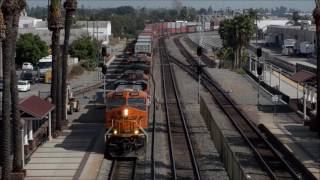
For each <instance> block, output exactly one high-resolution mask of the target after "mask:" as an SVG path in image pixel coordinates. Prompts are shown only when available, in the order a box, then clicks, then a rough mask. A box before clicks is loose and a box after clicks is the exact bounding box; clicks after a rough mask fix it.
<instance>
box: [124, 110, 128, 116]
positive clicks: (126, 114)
mask: <svg viewBox="0 0 320 180" xmlns="http://www.w3.org/2000/svg"><path fill="white" fill-rule="evenodd" d="M123 115H124V117H128V115H129V110H128V109H124V110H123Z"/></svg>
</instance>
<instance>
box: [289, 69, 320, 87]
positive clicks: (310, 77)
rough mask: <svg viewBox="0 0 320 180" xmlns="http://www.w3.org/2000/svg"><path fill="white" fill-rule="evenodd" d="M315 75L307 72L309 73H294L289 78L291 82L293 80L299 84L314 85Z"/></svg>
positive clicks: (303, 71)
mask: <svg viewBox="0 0 320 180" xmlns="http://www.w3.org/2000/svg"><path fill="white" fill-rule="evenodd" d="M316 77H317V76H316V74H314V73H312V72H309V71H305V70H302V71H299V72H297V73H295V74H294V75H292V76H291V77H290V79H291V80H293V81H294V82H296V83H301V84H306V83H311V84H313V83H315V80H316Z"/></svg>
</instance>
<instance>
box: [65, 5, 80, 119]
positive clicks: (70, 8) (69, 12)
mask: <svg viewBox="0 0 320 180" xmlns="http://www.w3.org/2000/svg"><path fill="white" fill-rule="evenodd" d="M76 7H77V1H76V0H66V2H65V3H64V8H65V9H66V15H65V30H64V31H65V34H64V44H63V52H62V120H63V121H66V119H67V117H66V110H67V74H68V52H69V37H70V29H71V25H72V20H73V15H74V12H75V10H76Z"/></svg>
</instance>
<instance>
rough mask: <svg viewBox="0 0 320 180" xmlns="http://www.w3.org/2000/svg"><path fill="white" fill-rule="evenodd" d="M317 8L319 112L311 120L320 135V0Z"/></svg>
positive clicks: (315, 11)
mask: <svg viewBox="0 0 320 180" xmlns="http://www.w3.org/2000/svg"><path fill="white" fill-rule="evenodd" d="M316 5H317V6H316V8H315V9H314V11H313V17H314V19H315V24H316V37H317V67H318V68H317V114H316V118H315V119H313V122H311V129H312V130H315V131H318V134H319V135H320V116H319V111H320V94H319V93H320V1H319V0H317V1H316Z"/></svg>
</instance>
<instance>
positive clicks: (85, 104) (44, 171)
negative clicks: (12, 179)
mask: <svg viewBox="0 0 320 180" xmlns="http://www.w3.org/2000/svg"><path fill="white" fill-rule="evenodd" d="M95 99H96V92H92V93H87V94H86V95H85V96H84V97H82V98H80V99H79V100H80V104H81V105H82V106H81V108H80V112H78V113H73V114H72V115H69V120H70V125H69V127H68V128H67V129H65V130H63V131H62V133H61V135H60V136H58V137H57V138H54V139H52V140H50V141H47V142H45V143H43V144H42V145H40V146H39V147H38V148H37V149H36V150H35V151H34V152H33V154H32V155H31V156H30V158H29V160H28V161H27V163H26V165H25V167H24V168H25V169H26V177H25V179H26V180H37V179H39V180H40V179H41V180H47V179H52V180H58V179H96V177H97V175H98V172H99V169H100V165H101V163H102V161H103V159H104V143H103V142H104V139H103V137H104V136H103V135H104V126H103V115H102V114H103V108H97V107H98V105H100V104H99V103H98V102H95Z"/></svg>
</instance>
